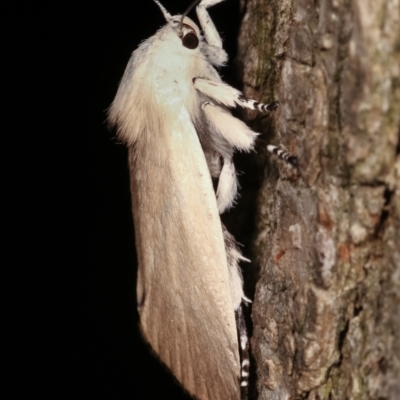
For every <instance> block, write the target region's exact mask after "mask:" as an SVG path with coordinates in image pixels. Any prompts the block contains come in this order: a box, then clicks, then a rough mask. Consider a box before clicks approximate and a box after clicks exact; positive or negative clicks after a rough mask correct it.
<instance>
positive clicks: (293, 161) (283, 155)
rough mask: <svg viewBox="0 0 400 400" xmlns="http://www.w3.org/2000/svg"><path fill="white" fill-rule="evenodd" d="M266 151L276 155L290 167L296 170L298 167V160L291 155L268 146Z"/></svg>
mask: <svg viewBox="0 0 400 400" xmlns="http://www.w3.org/2000/svg"><path fill="white" fill-rule="evenodd" d="M267 150H268V151H269V152H271V153H273V154H276V155H277V156H278V157H279V158H281V159H282V160H283V161H286V162H287V163H288V164H289V165H290V166H291V167H294V168H297V167H298V166H299V159H298V158H297V157H296V156H294V155H293V154H292V153H289V152H287V151H284V150H282V149H281V148H279V147H278V146H274V145H272V144H269V145H268V146H267Z"/></svg>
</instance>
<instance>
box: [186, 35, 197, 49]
mask: <svg viewBox="0 0 400 400" xmlns="http://www.w3.org/2000/svg"><path fill="white" fill-rule="evenodd" d="M182 44H183V45H184V46H185V47H187V48H188V49H195V48H196V47H197V46H198V45H199V38H198V37H197V35H196V34H195V33H194V32H189V33H188V34H186V35H185V36H184V37H183V38H182Z"/></svg>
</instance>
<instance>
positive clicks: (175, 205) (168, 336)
mask: <svg viewBox="0 0 400 400" xmlns="http://www.w3.org/2000/svg"><path fill="white" fill-rule="evenodd" d="M174 103H175V102H174ZM175 106H182V104H181V105H179V104H177V103H175ZM183 110H184V108H182V110H181V113H180V116H179V117H178V118H177V119H176V120H175V121H174V123H172V124H171V125H170V126H168V128H167V129H168V133H169V134H166V133H165V132H164V133H165V134H161V135H158V139H157V140H154V143H152V145H151V146H148V144H149V143H147V146H146V148H141V147H142V146H140V143H137V145H136V146H134V147H132V148H131V149H130V170H131V182H132V187H131V189H132V190H131V191H132V197H133V208H134V209H133V214H134V216H135V233H136V245H137V248H138V249H140V250H139V251H138V258H139V279H138V293H141V294H142V298H138V304H139V305H140V307H139V313H140V320H141V327H142V331H143V333H144V336H145V337H146V339H147V340H148V341H149V342H150V344H151V345H152V347H153V348H154V350H155V351H156V352H157V353H158V354H159V356H160V358H161V359H162V361H163V362H165V364H167V366H168V367H169V368H170V369H171V370H172V371H173V372H174V374H175V376H176V377H177V378H178V380H179V381H180V382H181V383H182V384H183V386H184V387H185V388H186V389H187V390H188V391H189V392H190V393H192V394H194V395H195V396H196V397H198V398H200V399H214V398H215V399H217V398H221V399H224V398H227V397H224V396H226V394H227V393H230V394H231V395H232V396H234V394H235V393H237V390H238V389H237V386H238V377H239V373H240V367H239V354H238V343H237V334H236V324H235V319H234V313H233V307H232V298H231V293H230V287H229V272H228V266H227V257H226V252H225V247H224V241H223V235H222V227H221V222H220V218H219V215H218V211H217V208H216V202H215V194H214V191H213V187H212V182H211V178H210V174H209V172H208V168H207V164H206V161H205V158H204V154H203V152H202V149H201V146H200V142H199V139H198V136H197V134H196V131H195V129H194V127H193V124H192V122H191V121H190V118H189V115H188V114H187V113H185V112H184V111H183ZM145 135H151V132H145ZM160 138H161V140H160ZM161 150H162V151H161ZM149 162H150V163H151V165H153V167H151V168H149V166H148V163H149ZM146 194H148V195H147V196H146ZM228 398H235V397H228Z"/></svg>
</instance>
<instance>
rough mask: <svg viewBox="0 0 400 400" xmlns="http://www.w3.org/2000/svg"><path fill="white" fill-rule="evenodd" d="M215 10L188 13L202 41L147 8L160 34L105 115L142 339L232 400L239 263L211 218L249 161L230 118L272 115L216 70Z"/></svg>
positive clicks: (192, 386) (240, 367)
mask: <svg viewBox="0 0 400 400" xmlns="http://www.w3.org/2000/svg"><path fill="white" fill-rule="evenodd" d="M221 1H223V0H202V1H200V4H199V5H198V6H197V8H196V12H197V16H198V19H199V21H200V25H201V27H202V29H203V33H204V37H203V36H202V35H201V34H200V30H199V28H198V26H197V25H196V24H195V23H194V22H193V21H192V20H191V19H189V18H188V17H182V16H171V15H170V14H169V13H168V12H167V11H166V10H165V9H164V7H163V6H162V5H161V4H160V3H159V2H158V1H155V2H156V3H157V4H158V5H159V7H160V8H161V10H162V12H163V14H164V17H165V19H166V20H167V24H166V25H165V26H164V27H162V28H161V29H160V30H158V31H157V33H156V34H155V35H154V36H152V37H150V38H149V39H147V40H146V41H144V42H143V43H142V44H141V45H140V46H139V48H138V49H137V50H136V51H135V52H134V53H133V54H132V57H131V59H130V60H129V63H128V65H127V67H126V70H125V73H124V76H123V78H122V80H121V83H120V85H119V89H118V92H117V95H116V97H115V100H114V102H113V103H112V105H111V108H110V110H109V121H110V122H111V123H112V124H114V125H116V126H117V127H118V137H119V138H120V140H122V141H123V142H125V143H126V144H127V146H128V147H129V168H130V176H131V193H132V203H133V216H134V225H135V235H136V246H137V253H138V262H139V267H138V268H139V270H138V283H137V303H138V309H139V314H140V323H141V329H142V332H143V335H144V337H145V338H146V340H147V341H148V342H149V343H150V345H151V346H152V348H153V349H154V350H155V352H156V353H157V354H158V355H159V357H160V358H161V360H162V361H163V362H164V363H165V364H166V365H167V366H168V368H169V369H170V370H171V371H172V372H173V374H174V375H175V377H176V378H177V379H178V380H179V382H180V383H181V384H182V385H183V387H184V388H185V389H186V390H187V391H188V392H189V393H190V394H191V395H192V396H194V397H196V398H198V399H202V400H211V399H212V400H218V399H220V400H227V399H239V398H240V386H242V387H246V386H247V377H248V366H249V361H248V358H247V356H246V350H247V348H248V340H247V334H246V330H245V324H244V322H243V319H242V317H241V315H242V314H241V305H242V302H243V301H246V300H247V299H246V298H245V296H244V294H243V289H242V278H241V273H240V269H239V266H238V263H239V260H245V259H244V258H243V257H242V255H241V253H240V252H239V250H238V247H237V245H236V242H235V240H234V238H233V237H232V236H231V235H230V234H229V233H228V232H227V231H226V229H225V228H224V227H223V225H222V224H221V220H220V217H219V214H221V213H222V212H224V211H225V210H226V209H228V208H229V207H231V206H232V203H233V201H234V199H235V196H236V191H237V181H236V172H235V167H234V164H233V162H232V156H233V153H234V151H235V150H236V149H237V150H242V151H250V150H251V149H252V148H253V144H254V140H255V138H256V136H257V134H256V133H254V132H253V131H252V130H250V129H249V128H248V127H247V126H246V125H245V124H244V123H243V122H241V121H240V120H238V119H236V118H234V117H233V116H232V115H231V114H230V113H229V111H228V108H231V107H236V106H239V107H245V108H249V109H253V110H254V109H257V110H259V111H270V110H273V109H275V108H276V107H277V103H272V104H271V105H265V104H261V103H258V102H256V101H255V100H250V99H246V98H244V96H243V95H242V93H241V92H239V91H238V90H236V89H234V88H232V87H230V86H228V85H227V84H225V83H223V82H222V81H221V78H220V76H219V75H218V73H217V71H216V70H215V68H214V66H216V67H218V66H221V65H223V64H224V63H225V62H226V60H227V54H226V53H225V51H224V50H223V49H222V42H221V38H220V36H219V34H218V32H217V30H216V29H215V26H214V24H213V22H212V21H211V19H210V17H209V14H208V12H207V8H208V7H210V6H212V5H214V4H217V3H220V2H221ZM270 151H274V152H275V153H277V148H276V147H275V146H271V149H270ZM285 154H286V153H285ZM280 156H281V157H282V155H280ZM212 178H214V179H216V180H218V187H217V190H216V193H215V191H214V189H213V182H212ZM235 313H236V316H237V317H239V319H238V323H236V321H235ZM237 325H238V329H239V335H238V332H237ZM238 338H239V339H238ZM239 343H240V347H241V349H242V362H240V355H239Z"/></svg>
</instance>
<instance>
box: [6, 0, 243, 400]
mask: <svg viewBox="0 0 400 400" xmlns="http://www.w3.org/2000/svg"><path fill="white" fill-rule="evenodd" d="M162 3H163V4H164V6H165V7H166V8H167V9H168V11H169V12H170V13H171V14H178V13H180V12H183V11H184V10H185V9H186V7H187V6H188V4H189V3H190V1H188V0H187V1H175V0H164V1H162ZM210 11H211V12H210V13H211V15H212V18H213V20H214V22H215V23H216V26H217V28H218V30H219V32H220V33H221V35H222V37H223V39H224V43H225V48H226V49H227V51H228V52H229V54H230V59H231V60H233V58H234V56H235V51H236V38H237V33H238V29H239V25H240V15H239V2H238V1H237V0H229V1H226V2H224V3H222V4H219V5H217V6H215V7H213V8H212V9H211V10H210ZM189 15H190V16H191V17H192V18H193V19H195V20H197V19H196V17H195V14H194V12H191V14H189ZM3 18H4V19H5V20H6V22H7V25H8V26H9V27H10V28H9V29H8V30H7V33H6V34H5V37H4V39H5V42H6V46H7V56H6V57H4V59H3V60H4V61H3V63H4V64H5V65H6V66H7V67H10V68H9V70H10V71H11V72H10V73H9V74H4V75H3V78H4V79H5V81H6V83H7V84H8V86H9V87H10V89H11V90H10V92H9V95H8V94H7V96H8V100H9V103H10V104H11V107H10V111H9V112H7V115H6V118H5V119H7V121H8V122H11V124H12V126H13V129H12V130H11V131H9V132H11V134H12V135H13V136H12V145H11V147H5V150H6V151H5V153H7V152H8V151H9V152H10V153H12V154H13V156H12V159H13V161H12V162H11V163H10V164H9V165H10V166H9V168H10V169H11V170H12V171H13V173H14V175H13V176H15V179H14V184H15V187H16V188H18V189H19V191H20V192H21V194H20V195H18V196H15V200H13V202H14V206H16V209H17V210H18V212H16V213H15V214H13V216H12V217H13V223H12V227H11V228H10V232H9V234H10V236H11V237H15V239H16V242H17V244H18V245H17V246H16V250H14V249H13V252H14V256H15V260H18V261H15V262H13V266H14V267H15V264H16V265H17V267H18V268H19V267H20V266H22V265H23V267H24V272H18V281H17V288H18V293H20V292H22V291H23V290H25V288H26V289H27V290H29V293H30V294H29V296H28V300H24V302H23V307H24V308H26V309H27V310H30V311H31V312H32V313H31V315H32V319H31V318H30V317H27V318H26V320H25V319H23V325H24V329H23V334H22V339H21V340H22V341H23V342H24V343H25V342H26V343H27V344H28V346H27V347H28V348H29V350H33V352H32V353H31V351H27V352H26V353H24V354H23V356H22V358H21V359H19V360H18V362H19V363H20V364H19V368H21V369H19V370H18V373H19V376H20V379H19V383H18V385H22V386H27V383H26V382H27V380H26V378H27V377H28V376H29V377H31V378H32V377H33V381H34V383H33V384H32V387H30V386H29V385H28V388H30V389H29V390H30V392H31V395H30V397H33V398H43V399H44V398H46V399H47V398H49V399H54V400H55V399H120V400H123V399H138V400H139V399H158V398H172V399H183V398H187V397H185V395H184V394H183V392H182V390H181V389H180V388H179V387H178V386H177V385H176V384H175V383H174V380H173V378H172V377H171V375H170V374H169V373H168V372H166V371H165V369H164V367H162V366H161V365H160V364H159V362H158V361H157V360H156V359H155V358H154V357H153V356H152V355H151V352H150V350H149V348H148V346H147V345H146V344H144V343H143V341H142V339H141V337H140V333H139V329H138V316H137V311H136V300H135V279H136V255H135V249H134V236H133V225H132V216H131V208H130V193H129V177H128V171H127V151H126V149H125V148H124V147H123V146H122V145H120V144H118V143H117V141H116V140H115V138H114V133H115V132H113V131H110V130H109V129H108V128H107V125H106V123H105V119H106V109H107V108H108V106H109V105H110V103H111V102H112V100H113V97H114V96H115V93H116V91H117V87H118V82H119V80H120V79H121V77H122V74H123V72H124V69H125V66H126V64H127V62H128V59H129V57H130V54H131V52H132V51H133V50H134V49H135V48H136V47H137V46H138V44H139V43H140V42H141V41H142V40H144V39H146V38H148V37H149V36H151V35H152V34H154V33H155V31H156V30H157V29H158V28H159V27H160V26H161V25H163V24H164V20H163V16H162V14H161V12H160V10H159V9H158V7H157V6H156V5H155V4H154V3H153V2H152V1H151V0H143V1H140V2H138V1H133V0H131V1H124V2H122V1H112V2H103V3H102V2H95V1H79V2H78V1H68V2H54V1H52V2H51V1H48V2H31V3H27V4H24V3H19V2H17V1H16V2H13V3H10V4H6V5H5V6H3ZM233 71H234V70H233V68H232V66H228V67H226V68H224V69H223V70H222V71H221V73H222V76H223V77H224V79H225V80H227V81H228V82H231V81H232V79H233V78H232V76H233V75H234V73H233ZM6 155H7V154H6ZM21 243H23V245H22V246H21ZM18 268H17V269H18ZM18 271H19V270H18ZM22 288H24V289H22ZM27 315H28V313H27ZM28 321H29V322H28ZM23 371H25V372H23Z"/></svg>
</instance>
